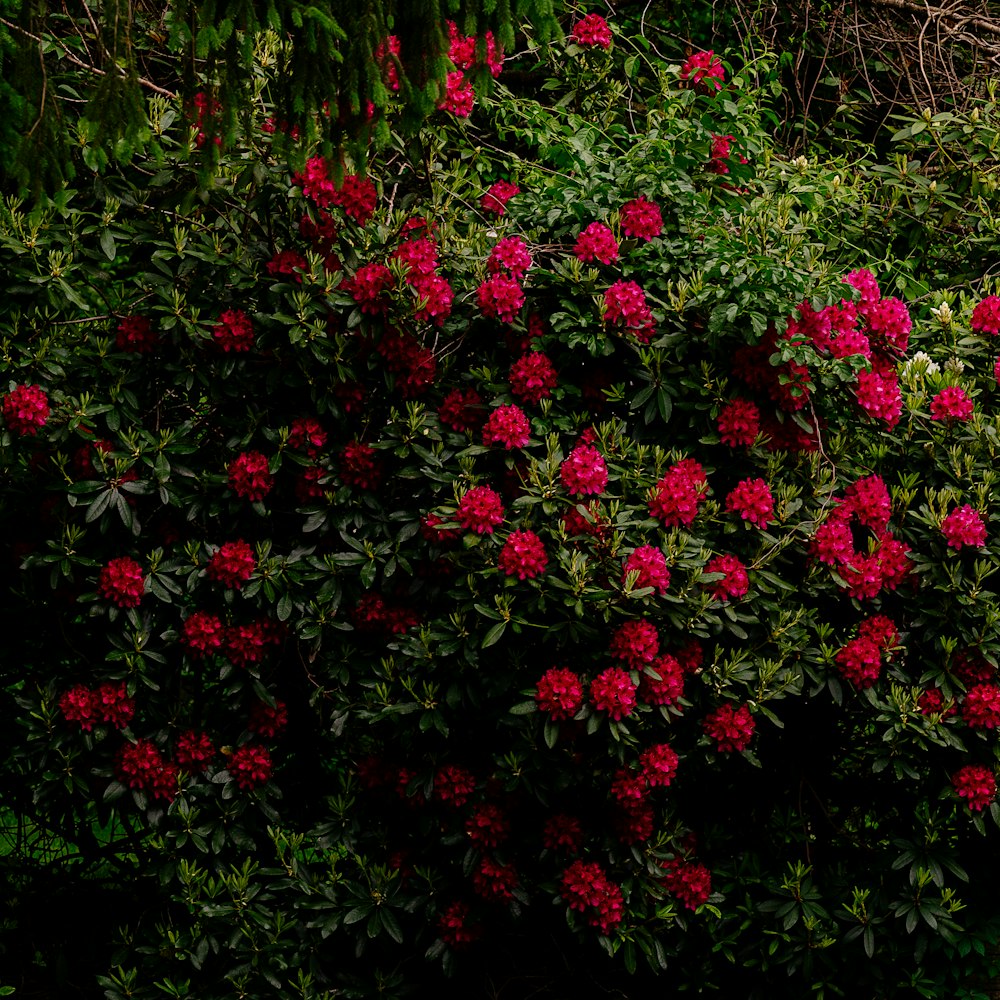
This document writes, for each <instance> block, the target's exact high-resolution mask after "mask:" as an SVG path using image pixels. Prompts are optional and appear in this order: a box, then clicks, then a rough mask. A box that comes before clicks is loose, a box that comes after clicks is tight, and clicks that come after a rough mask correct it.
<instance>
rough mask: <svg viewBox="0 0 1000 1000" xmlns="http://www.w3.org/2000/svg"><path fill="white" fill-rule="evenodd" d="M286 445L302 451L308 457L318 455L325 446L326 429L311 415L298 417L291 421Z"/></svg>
mask: <svg viewBox="0 0 1000 1000" xmlns="http://www.w3.org/2000/svg"><path fill="white" fill-rule="evenodd" d="M288 447H289V448H294V449H295V450H296V451H304V452H305V453H306V454H307V455H308V456H309V457H310V458H316V457H318V455H319V453H320V451H322V449H323V448H324V447H326V431H325V430H323V425H322V424H321V423H320V422H319V421H318V420H315V419H314V418H312V417H299V418H298V419H297V420H293V421H292V426H291V427H290V428H289V429H288Z"/></svg>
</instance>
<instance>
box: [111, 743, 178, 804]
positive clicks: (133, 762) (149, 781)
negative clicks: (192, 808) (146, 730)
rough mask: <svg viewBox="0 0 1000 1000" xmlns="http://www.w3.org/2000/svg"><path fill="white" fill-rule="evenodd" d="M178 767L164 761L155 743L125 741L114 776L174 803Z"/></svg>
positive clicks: (132, 786) (116, 763)
mask: <svg viewBox="0 0 1000 1000" xmlns="http://www.w3.org/2000/svg"><path fill="white" fill-rule="evenodd" d="M178 773H179V771H178V767H177V765H176V764H174V763H172V762H170V761H165V760H164V759H163V755H162V754H161V753H160V751H159V749H158V748H157V746H156V745H155V744H154V743H151V742H150V741H149V740H144V739H140V740H136V741H135V743H126V744H125V745H124V746H123V747H122V748H121V749H120V750H119V751H118V754H117V756H116V757H115V776H116V777H117V778H118V780H119V781H120V782H121V783H122V784H123V785H125V786H127V787H128V788H134V789H136V790H138V791H140V792H144V793H145V794H146V795H148V796H149V797H150V798H153V799H166V800H167V801H168V802H173V800H174V798H175V797H176V795H177V777H178Z"/></svg>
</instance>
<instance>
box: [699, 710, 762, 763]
mask: <svg viewBox="0 0 1000 1000" xmlns="http://www.w3.org/2000/svg"><path fill="white" fill-rule="evenodd" d="M701 725H702V728H703V729H704V730H705V732H706V733H707V734H708V735H709V736H710V737H711V738H712V739H713V740H715V742H716V743H717V744H718V745H717V747H716V749H717V750H718V751H719V753H731V752H732V751H734V750H746V748H747V747H748V746H749V745H750V740H752V739H753V733H754V728H755V723H754V720H753V716H752V715H751V714H750V709H749V708H748V707H747V706H746V705H738V706H735V705H733V704H732V703H731V702H726V703H725V704H724V705H720V706H719V707H718V708H717V709H716V710H715V711H714V712H712V713H710V714H709V715H707V716H705V718H704V719H703V720H702V724H701Z"/></svg>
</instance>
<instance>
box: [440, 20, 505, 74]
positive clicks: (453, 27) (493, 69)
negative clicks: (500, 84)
mask: <svg viewBox="0 0 1000 1000" xmlns="http://www.w3.org/2000/svg"><path fill="white" fill-rule="evenodd" d="M448 39H449V42H450V47H449V50H448V58H449V59H450V60H451V61H452V62H453V63H454V64H455V66H456V67H457V68H458V69H473V68H474V67H475V66H477V65H479V51H480V49H485V52H486V68H487V69H488V70H489V71H490V73H491V74H492V75H493V76H494V77H498V76H499V75H500V71H501V70H502V69H503V51H502V50H501V49H499V48H498V47H497V44H496V41H495V40H494V38H493V32H492V31H487V32H486V35H485V36H484V38H483V39H482V42H481V43H480V41H479V40H478V39H477V38H475V37H474V36H472V35H463V34H461V33H460V32H459V30H458V25H457V24H455V22H454V21H449V22H448Z"/></svg>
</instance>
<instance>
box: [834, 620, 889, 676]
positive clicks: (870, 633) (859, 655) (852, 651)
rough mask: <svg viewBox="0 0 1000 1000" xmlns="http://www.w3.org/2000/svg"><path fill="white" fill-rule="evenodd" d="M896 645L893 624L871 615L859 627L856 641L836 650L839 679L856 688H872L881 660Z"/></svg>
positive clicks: (880, 667) (878, 672)
mask: <svg viewBox="0 0 1000 1000" xmlns="http://www.w3.org/2000/svg"><path fill="white" fill-rule="evenodd" d="M898 642H899V632H898V630H897V628H896V625H895V623H894V622H893V621H892V620H891V619H890V618H887V617H886V616H885V615H873V616H871V617H869V618H866V619H865V620H864V621H863V622H862V623H861V624H860V625H859V626H858V635H857V638H855V639H852V640H851V641H850V642H848V643H847V644H846V645H845V646H842V647H841V649H840V650H838V652H837V654H836V656H835V657H834V659H835V660H836V663H837V670H838V671H839V672H840V674H841V676H842V677H843V678H844V679H845V680H848V681H850V682H851V683H852V684H853V685H854V686H855V687H856V688H859V689H860V688H868V687H871V686H872V685H873V684H874V683H875V682H876V681H877V680H878V679H879V676H880V674H881V672H882V656H883V654H885V653H887V652H888V651H889V650H891V649H892V648H893V647H894V646H895V645H896V644H897V643H898Z"/></svg>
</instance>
